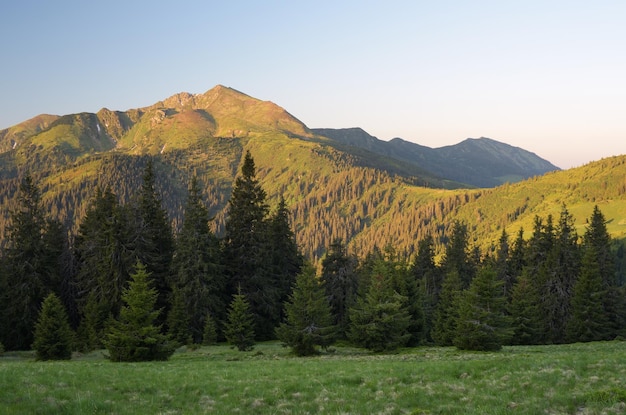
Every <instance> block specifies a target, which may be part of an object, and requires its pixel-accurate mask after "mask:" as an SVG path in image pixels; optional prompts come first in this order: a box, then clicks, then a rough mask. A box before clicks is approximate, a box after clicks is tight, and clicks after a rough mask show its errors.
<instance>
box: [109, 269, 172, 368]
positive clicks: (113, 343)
mask: <svg viewBox="0 0 626 415" xmlns="http://www.w3.org/2000/svg"><path fill="white" fill-rule="evenodd" d="M149 278H150V277H149V274H148V272H147V271H146V267H145V266H144V265H143V264H142V263H141V262H138V263H137V264H136V265H135V271H134V272H133V273H132V274H131V280H130V281H129V286H128V288H126V289H124V292H123V293H122V300H123V302H124V306H123V307H122V309H121V310H120V317H119V320H113V321H112V322H111V323H110V325H109V327H108V330H107V333H106V337H105V341H104V344H105V346H106V348H107V350H108V352H109V359H111V360H112V361H114V362H141V361H150V360H167V359H169V357H170V356H171V355H172V354H173V353H174V350H175V348H176V344H175V342H173V341H171V340H170V339H169V338H168V336H166V335H163V334H161V328H160V327H159V326H158V325H156V324H155V323H156V320H157V317H158V315H159V313H160V310H155V308H154V306H155V304H156V302H157V298H158V293H157V291H156V290H155V289H154V288H151V287H150V279H149Z"/></svg>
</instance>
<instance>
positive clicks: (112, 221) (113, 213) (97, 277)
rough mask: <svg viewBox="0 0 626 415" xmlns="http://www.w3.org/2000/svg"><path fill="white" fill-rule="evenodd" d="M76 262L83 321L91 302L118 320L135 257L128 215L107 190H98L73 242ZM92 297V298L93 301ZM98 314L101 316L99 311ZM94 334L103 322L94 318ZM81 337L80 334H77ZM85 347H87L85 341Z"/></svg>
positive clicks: (77, 284)
mask: <svg viewBox="0 0 626 415" xmlns="http://www.w3.org/2000/svg"><path fill="white" fill-rule="evenodd" d="M74 250H75V256H76V262H77V268H78V271H77V276H76V283H75V284H76V291H77V296H78V301H79V306H80V309H81V314H82V315H83V317H84V316H85V315H86V314H88V313H90V312H92V311H93V310H90V311H87V310H85V308H86V307H92V306H93V304H92V305H89V304H88V302H89V301H91V302H92V303H94V304H97V305H98V308H99V309H103V310H102V313H104V314H105V315H106V316H107V317H108V315H110V316H112V317H113V318H117V317H118V315H119V312H120V309H121V308H122V291H123V289H124V287H125V286H126V284H127V282H128V279H129V275H130V273H131V272H132V267H133V265H134V262H135V261H136V257H135V256H134V244H133V235H132V229H131V220H130V211H129V210H128V209H127V208H126V207H124V206H120V205H119V203H118V201H117V196H116V195H115V194H114V193H113V192H112V191H111V189H110V188H106V189H104V190H102V189H100V188H98V189H97V190H96V194H95V196H94V198H93V200H92V201H91V202H90V204H89V207H88V209H87V212H86V214H85V218H84V219H83V221H82V222H81V224H80V227H79V229H78V234H77V235H76V238H75V243H74ZM92 297H93V298H92ZM98 314H101V312H100V311H98ZM92 322H93V323H94V324H98V325H97V326H95V327H93V329H94V330H95V331H96V332H100V331H102V329H103V328H104V320H103V319H101V318H96V319H94V320H93V321H92ZM79 334H80V335H81V336H82V332H80V333H79ZM87 343H90V342H89V341H87Z"/></svg>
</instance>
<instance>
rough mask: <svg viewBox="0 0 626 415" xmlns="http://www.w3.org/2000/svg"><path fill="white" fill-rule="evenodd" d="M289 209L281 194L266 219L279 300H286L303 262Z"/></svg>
mask: <svg viewBox="0 0 626 415" xmlns="http://www.w3.org/2000/svg"><path fill="white" fill-rule="evenodd" d="M289 215H290V214H289V210H288V209H287V205H286V203H285V199H284V198H283V197H282V196H281V198H280V201H279V203H278V207H277V208H276V211H275V212H274V213H273V214H272V215H271V216H270V218H269V221H268V231H269V238H270V241H269V242H270V250H269V253H270V256H271V276H272V280H273V282H272V284H273V285H275V286H276V287H278V289H279V292H278V296H279V301H280V304H283V303H284V302H285V301H287V300H288V298H289V294H290V293H291V288H292V286H293V284H294V283H295V281H296V276H297V275H298V274H299V273H300V271H301V268H302V265H303V263H304V260H303V257H302V254H301V253H300V250H299V249H298V245H297V244H296V238H295V234H294V233H293V231H292V230H291V225H290V223H289Z"/></svg>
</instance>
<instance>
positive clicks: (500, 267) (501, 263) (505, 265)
mask: <svg viewBox="0 0 626 415" xmlns="http://www.w3.org/2000/svg"><path fill="white" fill-rule="evenodd" d="M510 255H511V249H510V247H509V235H508V234H507V233H506V229H502V234H501V235H500V240H499V241H498V248H497V250H496V257H495V271H496V274H497V275H498V278H499V279H500V280H501V281H502V282H503V289H504V296H505V297H506V298H510V297H511V290H512V289H513V285H514V284H515V274H514V273H513V272H512V270H511V263H510V260H509V258H510Z"/></svg>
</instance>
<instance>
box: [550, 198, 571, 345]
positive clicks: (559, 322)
mask: <svg viewBox="0 0 626 415" xmlns="http://www.w3.org/2000/svg"><path fill="white" fill-rule="evenodd" d="M548 261H549V262H548V264H547V265H548V266H545V267H543V269H542V271H543V275H544V280H545V284H546V285H545V297H544V301H543V312H544V314H545V316H546V317H547V322H548V326H547V334H548V341H549V342H551V343H563V342H564V341H565V339H566V333H565V328H566V325H567V321H568V319H569V317H570V302H571V298H572V292H573V288H574V284H575V282H576V278H577V276H578V274H579V272H580V252H579V247H578V235H577V233H576V228H575V226H574V219H573V217H572V215H571V214H570V213H569V211H568V210H567V207H566V206H565V205H563V206H562V209H561V215H560V217H559V223H558V227H557V232H556V240H555V244H554V247H553V249H552V251H551V252H549V256H548Z"/></svg>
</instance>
